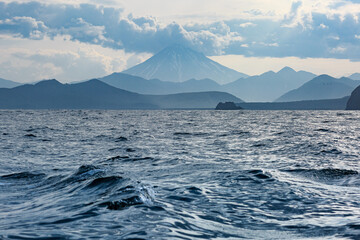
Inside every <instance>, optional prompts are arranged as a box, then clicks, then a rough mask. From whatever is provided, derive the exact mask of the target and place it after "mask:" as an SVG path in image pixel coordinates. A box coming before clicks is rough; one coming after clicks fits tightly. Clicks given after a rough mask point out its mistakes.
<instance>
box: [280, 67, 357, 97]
mask: <svg viewBox="0 0 360 240" xmlns="http://www.w3.org/2000/svg"><path fill="white" fill-rule="evenodd" d="M359 84H360V81H356V80H352V79H350V78H346V77H342V78H334V77H331V76H329V75H327V74H322V75H320V76H317V77H315V78H314V79H312V80H310V81H308V82H306V83H305V84H303V85H302V86H300V87H299V88H297V89H294V90H291V91H289V92H287V93H285V94H284V95H282V96H281V97H279V98H278V99H276V101H275V102H291V101H303V100H321V99H335V98H342V97H345V96H349V95H350V94H351V92H352V91H353V90H354V89H355V87H356V86H358V85H359Z"/></svg>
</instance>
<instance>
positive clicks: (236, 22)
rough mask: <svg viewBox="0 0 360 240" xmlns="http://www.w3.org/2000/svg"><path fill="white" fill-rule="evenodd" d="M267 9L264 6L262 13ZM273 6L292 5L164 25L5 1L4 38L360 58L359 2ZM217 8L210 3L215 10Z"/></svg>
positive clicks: (109, 10) (0, 19)
mask: <svg viewBox="0 0 360 240" xmlns="http://www.w3.org/2000/svg"><path fill="white" fill-rule="evenodd" d="M228 1H229V0H228ZM92 2H93V3H94V1H92ZM155 2H156V4H160V2H161V1H159V0H157V1H155ZM230 2H231V3H233V6H234V8H235V9H239V6H242V5H241V4H242V3H239V4H240V5H236V2H237V1H235V0H234V1H232V0H231V1H230ZM285 2H286V4H285ZM111 3H112V1H110V2H109V4H111ZM164 4H169V3H164ZM177 4H179V3H178V2H177ZM196 4H199V3H196ZM256 4H257V5H256ZM261 4H263V5H264V4H265V5H266V8H264V9H260V8H259V9H257V8H256V6H260V5H261ZM273 4H275V5H276V6H277V4H279V6H282V7H284V6H287V7H288V10H287V13H285V14H283V15H281V16H280V17H279V12H276V11H274V10H272V9H271V6H270V5H271V4H270V3H268V2H266V1H261V0H256V1H254V2H252V3H249V5H250V7H249V8H248V9H244V10H243V12H241V14H240V17H237V18H234V19H224V20H220V21H219V20H217V21H210V22H198V23H193V22H187V23H183V24H180V23H179V22H169V23H164V22H162V21H160V20H159V19H157V18H155V17H151V16H134V15H132V14H127V13H125V12H126V9H123V8H118V7H113V6H112V7H111V6H110V7H105V6H103V5H98V4H89V3H80V4H77V5H70V4H62V3H56V4H44V3H40V2H23V3H21V2H10V3H4V2H0V34H8V35H11V36H15V37H20V38H26V39H39V40H40V39H45V38H47V37H50V38H56V37H59V36H69V38H68V39H69V40H71V41H74V42H80V43H89V44H92V45H98V46H102V47H105V48H111V49H115V50H118V49H121V50H124V51H126V52H132V53H144V52H147V53H152V54H153V53H156V52H158V51H160V50H161V49H163V48H164V47H166V46H168V45H171V44H182V45H185V46H188V47H191V48H193V49H195V50H198V51H202V52H204V53H205V54H207V55H220V54H241V55H244V56H249V57H251V56H258V57H267V56H269V57H289V56H295V57H300V58H307V57H316V58H319V57H321V58H344V59H346V58H347V59H351V60H356V61H357V60H360V52H359V47H358V37H357V36H359V33H360V24H359V16H360V4H358V3H357V1H348V0H331V1H322V0H302V1H292V2H290V3H289V1H280V2H279V3H273ZM265 5H264V6H265ZM215 6H216V5H215V4H214V2H212V5H211V7H212V8H215ZM172 11H173V10H172ZM280 12H281V11H280ZM242 16H247V17H246V18H245V17H242ZM265 16H266V17H267V18H266V19H265V18H264V17H265ZM336 49H337V50H336ZM339 49H343V50H342V51H339ZM129 62H131V61H129Z"/></svg>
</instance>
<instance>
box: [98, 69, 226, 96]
mask: <svg viewBox="0 0 360 240" xmlns="http://www.w3.org/2000/svg"><path fill="white" fill-rule="evenodd" d="M99 80H101V81H103V82H105V83H107V84H109V85H111V86H114V87H117V88H121V89H124V90H127V91H132V92H136V93H141V94H173V93H186V92H205V91H221V85H219V84H218V83H216V82H215V81H213V80H210V79H202V80H195V79H191V80H188V81H185V82H165V81H161V80H158V79H151V80H146V79H144V78H142V77H136V76H132V75H129V74H125V73H113V74H111V75H109V76H106V77H103V78H99Z"/></svg>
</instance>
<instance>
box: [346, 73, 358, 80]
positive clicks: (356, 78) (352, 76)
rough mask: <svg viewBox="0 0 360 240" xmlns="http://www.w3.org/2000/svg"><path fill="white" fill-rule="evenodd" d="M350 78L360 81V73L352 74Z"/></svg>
mask: <svg viewBox="0 0 360 240" xmlns="http://www.w3.org/2000/svg"><path fill="white" fill-rule="evenodd" d="M348 78H350V79H352V80H360V73H354V74H351V75H350V76H349V77H348Z"/></svg>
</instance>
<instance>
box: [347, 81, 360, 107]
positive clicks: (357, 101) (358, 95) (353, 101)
mask: <svg viewBox="0 0 360 240" xmlns="http://www.w3.org/2000/svg"><path fill="white" fill-rule="evenodd" d="M346 110H360V86H358V87H357V88H356V89H355V90H354V91H353V92H352V93H351V96H350V98H349V101H348V102H347V105H346Z"/></svg>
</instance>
